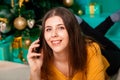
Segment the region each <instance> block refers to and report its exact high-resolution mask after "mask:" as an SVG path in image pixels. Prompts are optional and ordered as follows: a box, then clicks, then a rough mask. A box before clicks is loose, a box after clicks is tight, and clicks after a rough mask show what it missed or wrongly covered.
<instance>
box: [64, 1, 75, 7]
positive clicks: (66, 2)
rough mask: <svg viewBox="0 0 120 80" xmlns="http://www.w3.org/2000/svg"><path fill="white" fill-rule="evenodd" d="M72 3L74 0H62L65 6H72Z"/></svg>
mask: <svg viewBox="0 0 120 80" xmlns="http://www.w3.org/2000/svg"><path fill="white" fill-rule="evenodd" d="M73 3H74V0H63V4H64V5H65V6H67V7H70V6H72V5H73Z"/></svg>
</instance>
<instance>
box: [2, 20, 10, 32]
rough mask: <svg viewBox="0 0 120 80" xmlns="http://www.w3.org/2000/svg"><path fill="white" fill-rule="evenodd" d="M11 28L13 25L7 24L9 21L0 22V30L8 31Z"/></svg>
mask: <svg viewBox="0 0 120 80" xmlns="http://www.w3.org/2000/svg"><path fill="white" fill-rule="evenodd" d="M10 30H11V27H10V26H8V25H7V23H4V22H0V32H1V33H8V32H9V31H10Z"/></svg>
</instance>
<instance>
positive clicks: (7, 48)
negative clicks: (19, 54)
mask: <svg viewBox="0 0 120 80" xmlns="http://www.w3.org/2000/svg"><path fill="white" fill-rule="evenodd" d="M0 60H11V44H10V43H5V44H2V45H0Z"/></svg>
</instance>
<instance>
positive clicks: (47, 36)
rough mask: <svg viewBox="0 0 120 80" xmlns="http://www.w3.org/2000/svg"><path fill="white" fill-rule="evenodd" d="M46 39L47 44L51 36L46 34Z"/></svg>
mask: <svg viewBox="0 0 120 80" xmlns="http://www.w3.org/2000/svg"><path fill="white" fill-rule="evenodd" d="M44 37H45V40H46V42H48V40H49V38H50V34H46V33H45V34H44Z"/></svg>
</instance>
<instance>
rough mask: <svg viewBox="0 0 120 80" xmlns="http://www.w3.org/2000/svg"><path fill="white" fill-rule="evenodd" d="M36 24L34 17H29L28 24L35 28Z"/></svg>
mask: <svg viewBox="0 0 120 80" xmlns="http://www.w3.org/2000/svg"><path fill="white" fill-rule="evenodd" d="M34 24H35V20H34V19H28V20H27V25H28V27H29V28H33V26H34Z"/></svg>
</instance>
